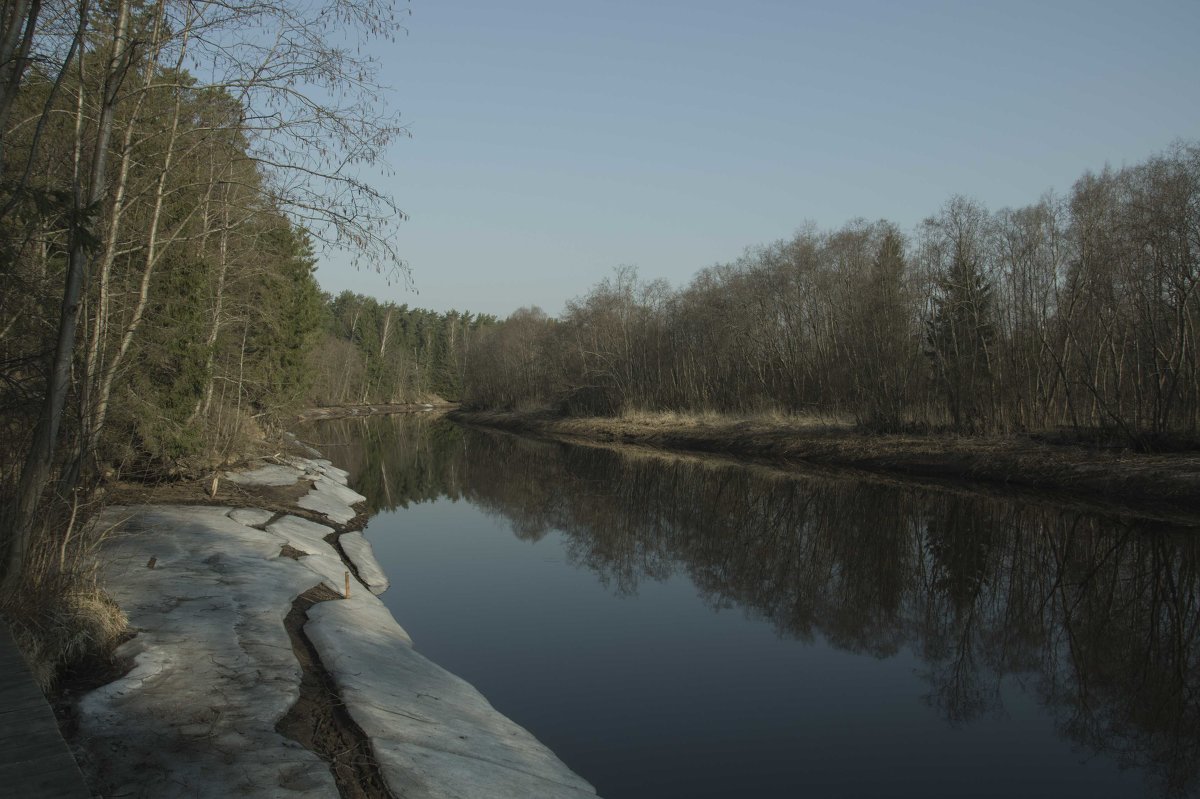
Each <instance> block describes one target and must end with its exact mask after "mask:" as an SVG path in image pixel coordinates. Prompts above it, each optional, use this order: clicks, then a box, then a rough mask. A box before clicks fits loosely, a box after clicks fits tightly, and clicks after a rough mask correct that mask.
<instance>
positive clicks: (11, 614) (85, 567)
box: [0, 505, 128, 693]
mask: <svg viewBox="0 0 1200 799" xmlns="http://www.w3.org/2000/svg"><path fill="white" fill-rule="evenodd" d="M93 510H94V509H92V508H81V507H79V506H78V505H76V506H74V507H72V509H71V511H70V512H68V513H65V514H64V518H57V517H56V519H55V520H54V521H47V522H46V523H44V524H43V527H42V529H41V530H40V531H39V535H37V537H36V539H35V543H34V546H33V549H32V551H31V553H30V558H29V561H28V564H27V568H26V570H25V574H24V579H23V580H22V583H21V586H20V588H19V590H17V591H16V592H15V593H14V594H13V595H11V596H9V597H7V598H6V599H5V600H4V602H3V605H0V613H2V614H3V615H4V617H5V619H6V620H7V621H8V622H9V625H10V627H11V628H12V633H13V638H14V639H15V640H16V642H17V645H18V646H19V647H20V648H21V651H22V652H23V653H24V655H25V658H26V660H27V661H28V662H29V666H30V669H31V671H32V672H33V675H34V678H35V679H36V680H37V682H38V684H39V685H40V686H41V688H42V690H43V691H44V692H46V693H49V692H51V691H52V690H53V688H54V686H55V683H56V682H57V680H58V677H59V676H60V675H61V674H62V673H63V672H64V671H65V670H67V669H76V668H80V667H83V668H93V669H103V668H104V667H105V666H107V665H108V664H109V663H110V658H111V654H112V650H113V648H114V647H115V646H116V645H117V644H118V643H119V642H120V641H121V640H122V639H123V638H124V637H125V636H126V634H127V630H128V620H127V619H126V617H125V614H124V613H123V612H122V611H121V609H120V608H119V607H118V606H117V604H116V603H115V602H113V601H112V599H110V598H109V597H108V595H107V594H105V593H104V591H103V590H102V589H101V588H100V584H99V581H98V576H97V554H98V549H99V547H100V545H101V544H102V542H103V541H104V539H105V537H107V535H108V534H109V532H110V531H109V530H107V529H103V528H101V527H99V526H98V525H95V524H90V523H85V522H83V521H81V520H82V519H86V518H87V512H88V511H93Z"/></svg>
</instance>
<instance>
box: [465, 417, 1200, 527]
mask: <svg viewBox="0 0 1200 799" xmlns="http://www.w3.org/2000/svg"><path fill="white" fill-rule="evenodd" d="M450 418H452V419H457V420H460V421H465V422H469V423H473V424H481V425H487V426H491V427H498V428H502V429H508V430H513V431H517V432H523V433H534V434H538V435H543V436H551V437H556V438H567V439H577V440H580V441H597V442H602V443H605V444H616V445H636V446H644V447H654V448H658V449H664V450H674V451H683V452H700V453H714V454H720V455H728V456H734V457H739V458H749V459H756V460H766V461H771V462H774V463H785V464H786V463H795V464H815V465H821V466H838V467H852V468H855V469H861V470H865V471H871V472H878V473H885V474H896V475H911V476H916V477H921V478H936V479H952V480H964V479H965V480H975V481H984V482H988V483H999V484H1004V485H1010V486H1020V487H1025V488H1034V489H1040V490H1052V491H1059V492H1068V493H1073V494H1077V495H1088V496H1091V497H1098V498H1104V499H1112V500H1119V501H1121V502H1122V503H1125V504H1127V505H1130V506H1140V507H1144V508H1147V509H1156V508H1162V509H1171V510H1178V511H1182V512H1184V513H1188V514H1195V513H1197V512H1200V457H1197V456H1196V455H1194V454H1166V455H1146V454H1141V453H1135V452H1130V451H1127V450H1114V449H1104V448H1098V447H1092V446H1084V445H1078V444H1049V443H1044V442H1040V441H1035V440H1032V439H1030V438H1021V437H969V436H954V435H945V434H879V433H870V432H863V431H859V430H857V429H855V428H854V426H853V425H852V424H851V423H850V422H849V421H848V420H845V419H839V418H836V417H822V416H795V415H787V414H771V413H764V414H758V415H755V416H749V417H732V416H721V415H718V414H674V413H649V412H645V411H640V412H630V413H627V414H624V415H622V416H619V417H563V416H558V415H555V414H553V413H550V412H547V411H538V412H496V411H482V412H464V411H454V412H451V414H450Z"/></svg>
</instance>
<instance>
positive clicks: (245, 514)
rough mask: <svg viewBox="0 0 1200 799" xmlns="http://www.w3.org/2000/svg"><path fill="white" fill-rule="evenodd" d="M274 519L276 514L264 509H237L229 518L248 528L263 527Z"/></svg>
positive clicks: (231, 512) (230, 513)
mask: <svg viewBox="0 0 1200 799" xmlns="http://www.w3.org/2000/svg"><path fill="white" fill-rule="evenodd" d="M274 517H275V514H274V513H271V511H269V510H263V509H262V508H235V509H233V510H231V511H229V518H231V519H233V520H234V521H235V522H239V523H241V524H244V525H246V526H247V527H262V526H263V525H264V524H266V523H267V522H269V521H271V519H273V518H274Z"/></svg>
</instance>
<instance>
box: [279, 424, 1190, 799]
mask: <svg viewBox="0 0 1200 799" xmlns="http://www.w3.org/2000/svg"><path fill="white" fill-rule="evenodd" d="M302 438H305V439H306V440H308V441H309V442H310V443H312V444H314V445H315V446H316V447H317V448H318V449H321V450H322V451H324V452H325V453H326V454H327V455H328V456H329V457H330V458H332V459H333V461H334V462H335V463H337V464H338V465H339V466H342V467H344V468H347V469H349V470H350V472H351V485H352V486H354V487H355V488H356V489H357V490H358V491H359V492H360V493H362V494H364V495H366V496H367V498H368V506H369V510H370V512H371V514H372V517H371V520H370V522H369V524H368V527H367V529H366V535H367V537H368V539H369V540H370V541H371V543H372V545H373V546H374V548H375V553H376V555H377V557H378V559H379V561H380V562H381V564H382V565H383V568H384V570H385V571H386V572H387V574H388V576H389V577H390V579H391V588H390V589H389V590H388V591H387V592H386V593H385V594H384V595H383V600H384V601H385V602H386V603H387V605H388V606H389V608H390V609H391V611H392V613H393V615H394V616H395V617H396V618H397V619H398V620H399V621H400V623H401V624H402V625H403V626H404V627H405V629H407V630H408V632H409V633H410V634H411V635H412V638H413V641H414V643H415V646H416V647H417V649H418V650H419V651H421V652H422V653H423V654H425V655H426V656H428V657H429V658H431V659H432V660H434V661H435V662H437V663H439V664H441V665H442V666H444V667H446V668H447V669H449V670H450V671H452V672H454V673H456V674H458V675H460V676H461V677H463V678H465V679H466V680H468V681H469V682H471V683H472V684H474V685H475V686H476V687H477V688H479V689H480V690H481V691H482V692H483V693H484V695H485V696H487V697H488V699H489V700H490V701H491V702H492V704H493V705H495V706H496V708H498V709H499V710H500V711H501V712H503V713H505V714H506V715H508V716H509V717H510V718H512V719H513V720H515V721H516V722H517V723H519V724H521V725H522V726H524V727H526V728H527V729H529V730H530V731H531V732H532V733H533V734H534V735H535V736H537V737H538V738H539V739H540V740H541V741H543V742H544V743H545V744H547V745H548V746H549V747H550V748H551V749H553V750H554V751H555V753H556V754H557V755H558V756H559V757H560V758H562V759H563V761H565V762H566V763H567V765H569V766H570V767H571V768H572V769H574V770H575V771H576V772H577V773H579V774H580V775H581V776H583V777H584V778H585V779H587V780H589V781H590V782H592V783H593V784H594V785H595V786H596V788H597V789H598V791H599V792H600V794H601V795H602V796H605V797H608V799H631V798H634V797H637V798H640V797H655V799H665V798H666V797H689V798H691V799H695V798H696V797H735V796H738V797H740V796H746V797H793V796H821V797H828V796H892V797H896V796H912V797H961V796H996V797H1009V796H1018V795H1020V796H1055V797H1069V796H1079V797H1085V796H1086V797H1111V796H1122V797H1124V796H1129V797H1141V796H1147V797H1152V796H1191V795H1194V794H1195V793H1196V792H1197V788H1198V780H1197V774H1198V772H1200V713H1198V712H1197V711H1198V709H1200V568H1198V567H1200V537H1197V534H1198V533H1200V529H1197V528H1188V527H1179V526H1172V525H1168V524H1165V523H1162V522H1152V521H1146V520H1139V519H1136V518H1122V517H1113V516H1103V515H1098V514H1096V513H1093V512H1089V511H1086V510H1081V509H1077V508H1070V507H1063V506H1058V505H1055V504H1052V503H1050V502H1048V501H1045V500H1042V499H1031V498H1030V497H1022V496H1020V495H1014V494H1001V493H998V492H995V491H992V492H975V491H970V490H967V489H965V488H961V487H960V488H953V487H947V488H929V487H918V486H915V485H910V484H907V483H905V482H902V481H888V480H881V479H863V478H861V477H855V476H848V475H846V474H842V473H837V472H833V471H814V472H799V471H781V470H776V469H772V468H768V467H765V466H756V465H749V464H738V463H732V462H726V461H719V460H713V459H699V458H688V457H675V456H664V455H659V454H653V453H646V452H625V451H615V450H610V449H601V448H592V447H579V446H573V445H567V444H561V443H551V442H545V441H536V440H532V439H527V438H522V437H519V436H514V435H510V434H506V433H499V432H492V431H487V430H480V429H474V428H465V427H461V426H458V425H454V424H452V423H450V422H448V421H446V420H444V419H441V418H440V417H437V416H434V415H432V414H424V415H412V414H403V415H396V416H380V417H372V418H367V419H344V420H337V421H328V422H322V423H320V424H318V425H314V426H312V427H310V428H309V429H308V430H306V431H305V433H304V435H302Z"/></svg>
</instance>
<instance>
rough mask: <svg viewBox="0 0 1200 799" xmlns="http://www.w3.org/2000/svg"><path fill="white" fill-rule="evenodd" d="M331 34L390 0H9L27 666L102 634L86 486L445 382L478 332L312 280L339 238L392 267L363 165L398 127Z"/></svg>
mask: <svg viewBox="0 0 1200 799" xmlns="http://www.w3.org/2000/svg"><path fill="white" fill-rule="evenodd" d="M331 29H338V30H341V31H342V32H343V33H345V34H346V37H345V38H344V39H337V37H333V39H336V40H337V41H339V42H340V41H345V42H355V41H358V42H364V41H370V40H373V39H391V38H393V37H394V36H395V35H396V34H397V32H398V31H400V30H402V28H401V25H400V19H399V18H398V16H397V13H396V11H395V10H394V8H393V4H392V3H390V2H385V1H384V0H368V2H363V3H344V2H340V1H339V0H330V2H324V3H320V2H319V3H292V2H288V0H264V2H254V3H244V4H242V3H234V4H227V3H213V2H198V1H194V0H157V1H145V2H143V1H141V0H139V1H138V2H134V0H111V1H110V2H91V1H89V0H77V1H76V2H56V3H50V2H41V1H40V0H17V1H15V2H7V3H5V4H4V5H3V15H2V19H0V280H2V282H3V290H0V426H2V427H0V573H2V575H3V589H2V591H0V594H2V596H0V609H3V610H5V611H6V612H7V613H8V615H10V617H11V618H20V619H22V620H23V622H22V623H23V624H24V625H26V627H39V625H40V627H41V631H40V633H38V632H37V631H36V630H35V631H34V632H35V634H34V635H33V638H34V639H35V640H40V641H43V642H45V645H46V646H48V647H59V648H60V649H61V650H62V651H59V652H53V653H48V654H47V653H42V654H44V655H45V658H44V659H48V660H55V659H57V658H59V657H60V656H62V657H65V658H68V659H69V657H70V656H78V655H79V654H80V653H81V652H85V651H87V650H89V649H92V648H97V647H99V648H103V646H104V643H105V642H104V640H103V639H104V637H105V635H107V634H110V633H112V632H113V629H112V628H111V625H110V626H109V627H106V625H108V624H109V621H110V620H111V619H112V618H113V616H114V614H113V613H112V612H111V609H109V608H107V607H106V601H105V600H104V598H103V595H102V593H101V592H99V591H98V590H97V589H96V588H95V585H94V582H93V581H92V574H93V572H94V568H95V558H94V556H93V551H92V547H94V546H95V545H96V542H97V537H96V536H95V535H92V534H91V532H94V531H90V528H89V527H88V524H87V522H88V519H90V518H91V517H92V515H93V514H94V511H95V509H96V508H97V507H98V506H99V504H100V503H102V502H103V501H104V500H103V491H97V490H96V489H98V488H103V486H104V485H106V484H109V483H111V482H113V481H120V480H126V481H128V480H134V481H161V480H168V479H177V478H180V477H189V476H191V477H196V476H198V475H203V474H212V473H213V470H214V469H216V468H218V467H220V466H221V465H222V464H224V463H227V462H231V461H235V460H237V459H240V458H243V457H245V456H246V455H247V454H248V453H249V452H250V451H252V450H253V449H254V448H255V447H256V446H267V444H266V443H265V442H266V441H267V439H268V437H269V435H270V433H271V431H272V430H273V429H274V430H277V429H278V428H279V427H280V426H281V422H282V420H290V419H291V418H292V417H291V415H290V414H291V413H292V412H294V411H295V410H298V409H301V408H304V407H309V406H311V405H314V404H322V403H363V402H401V401H409V400H415V399H427V398H431V397H434V396H439V397H440V396H450V397H453V396H455V392H457V391H458V390H459V386H460V385H461V383H462V380H463V362H462V357H461V356H462V354H463V353H465V352H467V351H468V348H467V344H466V338H467V337H468V336H469V335H471V334H472V333H474V332H475V331H477V330H478V329H479V328H480V327H481V326H486V325H487V324H489V323H491V322H493V321H494V319H492V318H491V317H486V316H485V317H480V316H475V315H472V314H469V313H458V312H451V313H435V312H430V311H423V310H419V309H412V308H409V307H408V306H406V305H397V304H396V303H394V302H390V301H379V300H376V299H372V298H367V297H361V296H357V295H354V294H350V293H343V294H341V295H339V296H336V297H334V296H329V295H326V294H323V293H322V292H321V290H320V287H319V286H318V284H317V282H316V279H315V276H314V272H315V269H316V265H317V263H318V261H319V260H321V259H322V258H323V257H324V256H325V255H326V254H328V253H331V252H336V251H346V252H349V253H351V255H352V257H354V258H356V259H357V261H356V262H355V265H356V266H358V267H359V268H369V269H376V270H379V271H382V272H385V273H387V274H389V275H390V276H391V277H392V278H393V279H394V282H395V283H396V284H397V292H400V291H402V290H403V287H404V285H405V284H406V283H407V282H408V274H407V267H406V265H405V264H404V262H403V261H402V260H401V259H400V258H399V256H398V254H397V253H396V251H395V249H394V241H395V232H396V227H397V224H398V223H400V222H401V221H403V220H404V219H405V215H404V213H403V212H402V211H401V210H400V209H399V208H398V207H397V206H396V203H395V201H394V199H393V198H392V197H390V196H388V195H387V194H385V193H383V192H381V191H380V190H378V189H377V188H375V187H373V186H372V184H371V183H370V182H369V181H368V180H366V179H365V178H364V177H363V174H364V173H365V170H364V168H365V167H372V168H375V169H380V168H383V167H385V166H386V165H385V164H384V162H383V160H382V159H383V154H384V152H385V150H386V149H387V148H388V147H389V146H390V145H391V144H392V143H394V142H396V141H398V140H401V139H403V138H404V137H405V136H406V135H407V130H406V128H405V127H404V125H403V124H401V122H400V120H399V117H398V116H397V115H396V114H395V113H393V112H391V111H389V110H388V108H387V102H386V92H385V90H384V88H383V86H382V85H381V83H380V82H379V80H378V78H379V75H378V72H377V66H378V65H377V64H376V63H375V62H373V61H372V60H371V59H370V58H368V57H366V56H364V55H362V53H361V51H360V50H359V49H358V48H356V47H351V46H347V45H344V44H338V43H336V42H335V41H333V39H331V37H330V36H329V35H328V33H329V31H330V30H331ZM85 531H88V534H85ZM113 624H115V625H116V628H119V627H120V624H119V622H113ZM39 636H40V637H39ZM56 636H57V638H58V639H59V640H57V641H55V640H54V639H55V638H56ZM38 645H40V644H38ZM35 655H37V656H38V657H41V656H42V655H41V654H38V653H35Z"/></svg>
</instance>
